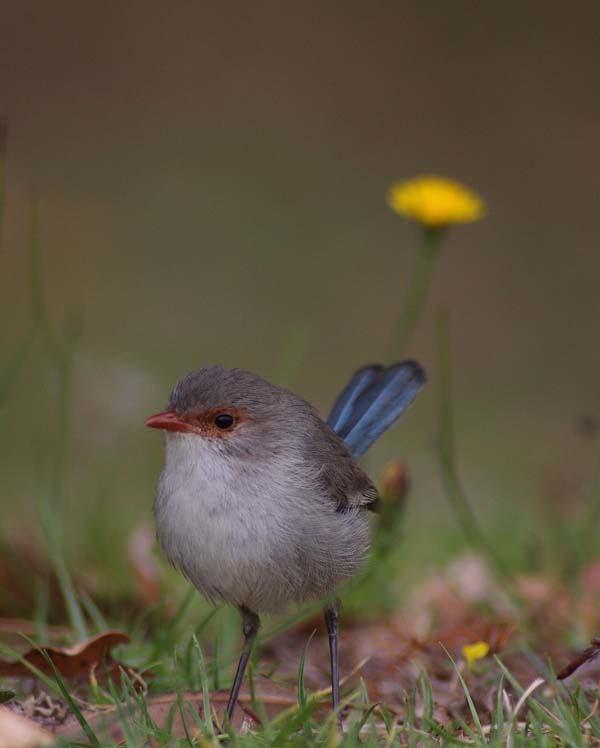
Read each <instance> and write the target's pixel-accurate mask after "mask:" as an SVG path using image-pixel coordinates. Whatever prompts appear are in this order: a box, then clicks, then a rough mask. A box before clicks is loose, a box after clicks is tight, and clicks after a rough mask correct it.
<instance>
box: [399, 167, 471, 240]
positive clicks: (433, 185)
mask: <svg viewBox="0 0 600 748" xmlns="http://www.w3.org/2000/svg"><path fill="white" fill-rule="evenodd" d="M387 202H388V205H389V206H390V208H391V209H392V210H393V211H395V212H396V213H399V214H400V215H401V216H404V217H405V218H410V219H412V220H414V221H418V222H419V223H422V224H423V225H424V226H427V227H428V228H432V229H442V228H444V227H445V226H448V225H450V224H452V223H471V222H472V221H477V220H479V219H480V218H483V216H484V215H485V205H484V203H483V200H482V199H481V197H480V196H479V195H478V194H477V193H475V192H473V191H472V190H470V189H468V188H467V187H465V186H464V185H462V184H460V183H459V182H454V181H453V180H451V179H446V178H445V177H434V176H422V177H416V178H415V179H410V180H408V181H406V182H397V183H396V184H394V185H393V186H392V187H391V189H390V190H389V192H388V194H387Z"/></svg>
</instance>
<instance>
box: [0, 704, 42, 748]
mask: <svg viewBox="0 0 600 748" xmlns="http://www.w3.org/2000/svg"><path fill="white" fill-rule="evenodd" d="M54 742H55V739H54V737H53V736H52V734H51V733H49V732H47V731H46V730H44V729H42V728H41V727H40V726H39V725H37V724H36V723H35V722H33V721H32V720H30V719H27V717H22V716H21V715H19V714H15V712H13V711H12V709H9V708H8V707H6V706H0V748H33V746H39V745H50V744H53V743H54Z"/></svg>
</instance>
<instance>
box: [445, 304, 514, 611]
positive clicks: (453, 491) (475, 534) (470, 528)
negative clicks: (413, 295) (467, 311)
mask: <svg viewBox="0 0 600 748" xmlns="http://www.w3.org/2000/svg"><path fill="white" fill-rule="evenodd" d="M437 328H438V370H439V383H440V384H439V419H440V432H439V443H438V456H439V465H440V470H441V474H442V480H443V483H444V488H445V491H446V497H447V498H448V502H449V504H450V508H451V509H452V511H453V512H454V516H455V517H456V520H457V522H458V524H459V526H460V527H461V529H462V531H463V532H464V534H465V537H466V538H467V541H468V542H469V543H470V544H471V545H472V546H473V547H475V548H477V549H478V551H479V552H480V553H481V555H482V557H483V558H484V559H485V560H486V561H487V564H488V566H489V567H490V569H491V571H492V572H493V573H494V576H495V577H496V579H497V580H498V582H499V583H500V584H501V586H502V587H503V589H504V591H505V592H506V593H507V594H508V595H509V596H510V598H511V600H512V601H513V602H514V603H517V604H518V605H521V604H522V601H521V599H520V598H519V596H518V595H517V594H516V592H515V590H514V588H513V585H512V584H511V581H510V574H509V573H508V571H507V569H506V568H505V566H504V564H503V562H502V561H501V559H500V558H499V557H498V556H497V554H496V552H495V550H494V549H493V548H492V547H491V546H490V544H489V543H488V541H487V539H486V537H485V535H484V533H483V532H482V530H481V527H480V526H479V522H478V521H477V518H476V517H475V514H474V513H473V510H472V509H471V505H470V504H469V500H468V498H467V495H466V493H465V491H464V489H463V487H462V484H461V481H460V478H459V476H458V471H457V469H456V456H455V448H454V413H453V410H452V387H451V377H450V340H449V320H448V313H447V312H440V313H439V314H438V319H437Z"/></svg>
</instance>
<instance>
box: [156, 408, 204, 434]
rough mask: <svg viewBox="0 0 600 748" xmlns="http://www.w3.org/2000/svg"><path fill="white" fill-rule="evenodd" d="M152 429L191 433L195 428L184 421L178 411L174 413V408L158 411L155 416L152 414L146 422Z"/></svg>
mask: <svg viewBox="0 0 600 748" xmlns="http://www.w3.org/2000/svg"><path fill="white" fill-rule="evenodd" d="M145 425H146V426H149V427H150V428H151V429H162V430H163V431H181V432H184V433H189V432H190V431H193V430H194V427H193V426H192V425H191V424H190V423H186V422H185V421H183V420H182V419H181V418H180V417H179V416H178V415H177V413H173V411H172V410H165V411H163V412H162V413H157V414H156V415H155V416H150V418H148V420H147V421H146V423H145Z"/></svg>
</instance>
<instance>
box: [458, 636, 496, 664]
mask: <svg viewBox="0 0 600 748" xmlns="http://www.w3.org/2000/svg"><path fill="white" fill-rule="evenodd" d="M462 651H463V655H464V658H465V660H466V661H467V665H468V666H469V667H471V665H473V663H474V662H477V660H482V659H483V658H484V657H485V656H486V655H487V654H488V652H489V651H490V645H489V644H487V643H486V642H475V643H474V644H465V646H464V647H463V650H462Z"/></svg>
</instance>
